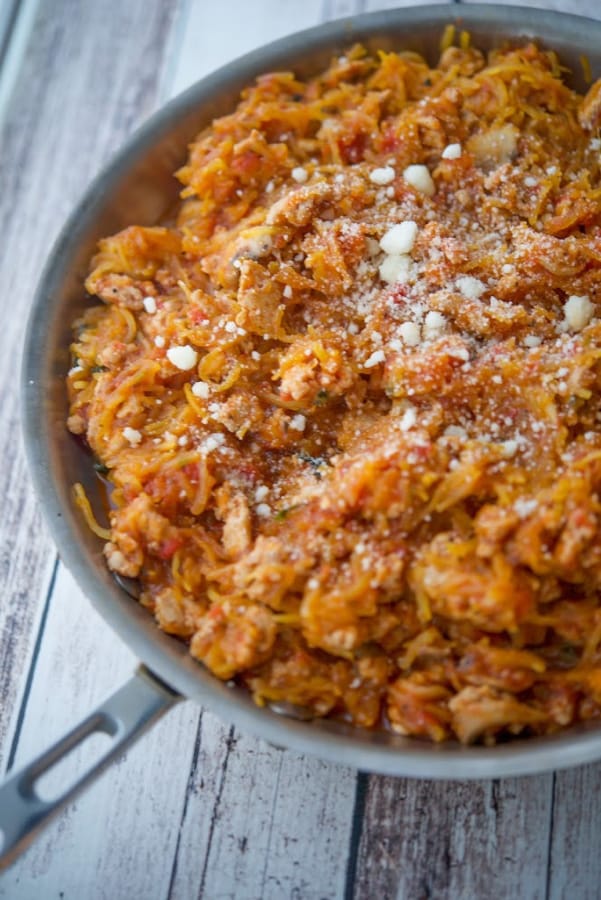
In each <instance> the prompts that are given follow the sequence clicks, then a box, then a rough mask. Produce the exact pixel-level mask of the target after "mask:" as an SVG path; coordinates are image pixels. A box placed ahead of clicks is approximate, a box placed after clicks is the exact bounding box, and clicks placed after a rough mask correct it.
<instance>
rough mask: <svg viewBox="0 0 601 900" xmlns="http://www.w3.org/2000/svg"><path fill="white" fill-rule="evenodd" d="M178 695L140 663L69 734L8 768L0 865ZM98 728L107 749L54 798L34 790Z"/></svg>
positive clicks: (2, 794) (2, 790)
mask: <svg viewBox="0 0 601 900" xmlns="http://www.w3.org/2000/svg"><path fill="white" fill-rule="evenodd" d="M180 699H181V697H180V696H179V694H177V693H175V691H173V690H172V689H171V688H169V687H168V686H167V685H166V684H164V683H163V682H162V681H160V680H159V679H158V678H157V677H156V676H155V675H153V674H152V672H150V671H149V670H148V669H146V668H145V667H144V666H140V667H139V668H138V670H137V671H136V673H135V674H134V675H133V676H132V677H131V678H130V680H129V681H127V682H126V683H125V684H124V685H123V687H121V688H119V690H118V691H116V692H115V693H114V694H112V695H111V696H110V697H109V698H108V699H107V700H105V701H104V703H101V704H100V705H99V706H98V707H97V708H96V709H95V710H94V711H93V712H91V713H90V715H89V716H86V718H85V719H84V720H83V721H82V722H80V723H79V724H78V725H76V726H75V728H73V729H72V730H71V731H69V732H68V734H66V735H65V736H64V737H63V738H61V739H60V740H59V741H57V742H56V743H55V744H53V745H52V746H51V747H50V748H49V749H48V750H46V751H45V752H44V753H42V754H41V755H40V756H38V757H37V758H36V759H34V760H32V761H31V762H30V763H28V764H27V765H25V766H23V767H22V768H21V769H19V770H18V771H17V772H14V773H13V772H9V773H8V775H7V776H6V779H5V780H4V781H3V782H2V783H1V784H0V871H1V870H2V869H4V868H6V867H7V866H9V865H10V864H11V863H12V862H13V861H14V860H15V859H16V857H17V856H18V855H19V853H21V852H22V851H23V850H24V849H25V848H26V847H27V846H28V845H29V843H30V842H31V841H32V839H33V838H34V837H35V835H36V834H37V833H38V832H39V831H41V829H42V828H43V827H44V826H45V825H46V823H47V822H48V821H49V820H50V819H51V818H52V817H53V816H54V815H56V814H57V813H58V812H60V810H61V809H63V808H64V807H65V806H66V805H67V804H68V803H70V802H71V800H73V799H74V797H75V796H76V795H77V794H79V793H80V792H81V791H82V790H83V789H84V788H85V787H86V786H87V785H88V784H90V783H91V782H92V781H93V780H94V779H95V778H97V777H98V775H100V773H101V772H103V771H104V769H105V768H106V767H107V766H108V765H109V764H110V763H111V762H112V761H113V760H114V759H115V758H116V757H117V756H118V755H119V754H120V753H122V752H123V750H124V749H125V748H126V747H128V746H129V745H130V744H132V743H133V742H134V741H135V740H137V738H138V737H140V735H141V734H143V733H144V731H146V729H147V728H149V727H150V726H151V725H152V724H154V722H156V721H157V719H159V718H160V717H161V716H162V715H163V714H164V713H165V712H167V710H168V709H171V707H172V706H173V705H174V704H175V703H176V702H177V701H178V700H180ZM98 732H99V733H103V734H105V735H108V737H109V738H110V745H109V747H108V749H107V750H106V752H105V753H104V754H103V755H102V756H101V757H100V759H95V760H94V762H93V764H91V765H89V766H88V768H87V770H86V771H85V772H84V774H83V775H82V776H80V777H79V778H78V780H77V781H75V782H74V784H72V785H71V786H70V787H68V788H67V789H66V790H64V791H63V792H62V793H61V794H60V796H58V797H57V798H56V799H55V800H52V801H51V802H48V801H46V800H42V798H41V797H40V796H39V794H38V793H37V792H36V782H37V781H38V779H39V778H40V777H41V776H42V775H43V774H44V773H46V772H48V770H49V769H51V768H52V767H53V766H55V765H56V764H57V763H58V762H60V761H61V760H62V759H64V757H65V756H67V755H68V754H69V753H70V752H71V751H72V750H73V749H74V748H75V747H78V746H79V745H80V744H82V743H83V742H84V741H85V740H87V738H88V737H90V735H92V734H95V733H98Z"/></svg>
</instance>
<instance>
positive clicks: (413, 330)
mask: <svg viewBox="0 0 601 900" xmlns="http://www.w3.org/2000/svg"><path fill="white" fill-rule="evenodd" d="M399 334H400V335H401V338H402V339H403V341H404V343H405V344H407V346H408V347H417V345H418V344H419V343H420V342H421V334H420V329H419V325H417V324H416V323H415V322H403V324H402V325H401V327H400V328H399Z"/></svg>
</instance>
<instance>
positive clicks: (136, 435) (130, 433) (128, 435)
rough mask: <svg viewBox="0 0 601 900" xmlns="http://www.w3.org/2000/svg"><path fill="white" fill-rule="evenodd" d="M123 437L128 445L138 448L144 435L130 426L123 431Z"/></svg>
mask: <svg viewBox="0 0 601 900" xmlns="http://www.w3.org/2000/svg"><path fill="white" fill-rule="evenodd" d="M123 437H124V438H125V440H126V441H127V442H128V443H130V444H131V445H132V447H137V446H138V444H139V443H140V441H141V440H142V435H141V434H140V432H139V431H138V429H137V428H130V427H129V425H128V426H127V428H124V429H123Z"/></svg>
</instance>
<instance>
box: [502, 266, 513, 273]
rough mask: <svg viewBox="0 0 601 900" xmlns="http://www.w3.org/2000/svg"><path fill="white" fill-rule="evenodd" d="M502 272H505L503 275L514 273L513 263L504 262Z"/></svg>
mask: <svg viewBox="0 0 601 900" xmlns="http://www.w3.org/2000/svg"><path fill="white" fill-rule="evenodd" d="M501 272H502V273H503V275H511V274H512V273H513V266H512V265H511V263H504V264H503V265H502V266H501Z"/></svg>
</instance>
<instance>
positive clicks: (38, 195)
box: [0, 0, 171, 769]
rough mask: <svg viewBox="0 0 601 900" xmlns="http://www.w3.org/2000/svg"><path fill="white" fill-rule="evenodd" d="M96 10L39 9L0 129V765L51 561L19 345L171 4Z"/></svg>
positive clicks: (133, 106) (143, 89)
mask: <svg viewBox="0 0 601 900" xmlns="http://www.w3.org/2000/svg"><path fill="white" fill-rule="evenodd" d="M100 6H101V5H99V4H92V3H87V4H83V5H82V4H81V3H78V2H74V0H65V2H63V3H61V4H58V5H56V6H55V5H54V4H45V5H44V4H42V5H40V7H39V9H38V14H37V16H36V19H35V25H34V30H33V33H32V34H31V40H30V42H29V44H28V47H27V52H26V54H25V57H24V60H23V64H22V67H21V70H20V73H19V77H18V78H17V79H16V81H15V85H14V90H13V93H12V99H11V101H10V103H9V105H8V107H7V110H6V115H5V117H4V118H3V122H2V128H1V131H0V148H1V152H0V179H1V181H2V187H3V189H2V192H1V193H0V229H1V233H2V253H1V255H0V282H1V283H2V303H1V304H0V458H1V459H2V461H3V465H2V467H1V468H0V496H1V497H2V498H3V504H2V507H3V508H2V517H1V522H0V596H1V597H2V603H1V604H0V708H1V709H2V715H1V716H0V767H1V768H2V769H3V768H4V766H5V764H6V760H7V756H8V753H9V748H10V744H11V741H10V736H11V734H12V732H13V731H14V729H15V727H16V723H17V720H18V716H19V709H20V706H21V698H22V696H23V692H24V690H25V686H26V683H27V674H28V669H29V663H30V660H31V658H32V654H33V652H34V648H35V645H36V635H37V633H38V628H39V624H40V621H41V618H42V611H43V608H44V603H45V599H46V595H47V591H48V587H49V584H50V578H51V573H52V570H53V567H54V560H55V553H54V549H53V547H52V544H51V542H50V541H49V539H48V536H47V533H46V531H45V529H44V528H43V526H42V523H41V520H40V516H39V511H38V505H37V502H36V500H35V498H34V496H33V493H32V490H31V486H30V482H29V477H28V473H27V469H26V466H25V462H24V457H23V453H22V449H21V446H20V442H19V424H18V397H19V392H18V379H17V374H16V373H17V372H18V357H19V353H18V349H17V348H19V347H20V346H21V344H22V340H23V333H24V327H25V321H26V317H27V309H28V306H29V302H30V298H31V296H32V294H33V291H34V288H35V284H36V280H37V277H38V275H39V272H40V269H41V266H42V264H43V262H44V259H45V257H46V255H47V253H48V251H49V248H50V246H51V243H52V241H53V239H54V237H55V235H56V234H57V231H58V229H59V227H60V225H61V224H62V221H63V219H64V218H65V216H66V213H67V211H68V210H69V208H70V207H71V205H72V204H73V202H74V201H75V199H76V198H77V195H78V194H79V192H80V191H81V190H82V189H83V187H84V186H85V184H86V182H87V181H88V180H89V178H90V177H91V175H92V174H93V173H94V171H95V170H96V168H97V167H98V165H99V163H100V162H101V161H102V160H103V159H104V158H105V157H106V156H107V155H108V153H109V152H110V151H111V150H112V149H113V147H114V146H115V144H116V143H119V142H120V141H121V140H122V139H123V137H124V136H125V134H127V133H128V132H129V131H130V130H131V129H132V127H133V125H134V124H135V123H136V122H137V121H139V119H140V118H141V117H142V116H144V114H145V113H146V112H148V110H149V101H150V100H151V96H152V94H153V91H154V87H153V85H154V84H155V82H156V80H157V77H158V74H159V72H160V67H159V70H158V71H157V70H152V71H150V67H149V65H148V63H147V69H148V70H149V71H148V77H140V76H141V73H143V72H144V65H143V59H144V56H145V54H146V55H147V54H148V52H149V49H150V48H151V47H152V46H153V43H154V44H160V41H161V38H162V35H163V34H164V33H165V32H166V31H167V30H168V24H169V19H170V15H171V4H170V3H164V4H159V3H157V4H156V5H155V8H154V9H153V10H148V9H147V7H146V4H145V3H144V2H142V0H134V2H131V3H128V4H126V5H124V4H118V3H117V2H114V0H111V2H109V3H106V4H103V5H102V8H100ZM132 30H137V32H138V40H137V42H136V46H135V47H132V48H131V49H129V50H128V52H127V53H123V52H121V53H119V52H116V50H117V48H118V43H117V35H119V34H121V35H123V36H125V35H127V34H128V32H130V31H132ZM90 36H92V39H91V38H90ZM134 74H135V75H136V77H135V78H134V77H133V76H134ZM57 98H60V103H57ZM100 110H101V111H102V115H100V114H99V111H100ZM16 211H17V212H18V215H15V212H16ZM17 311H18V312H17Z"/></svg>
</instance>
